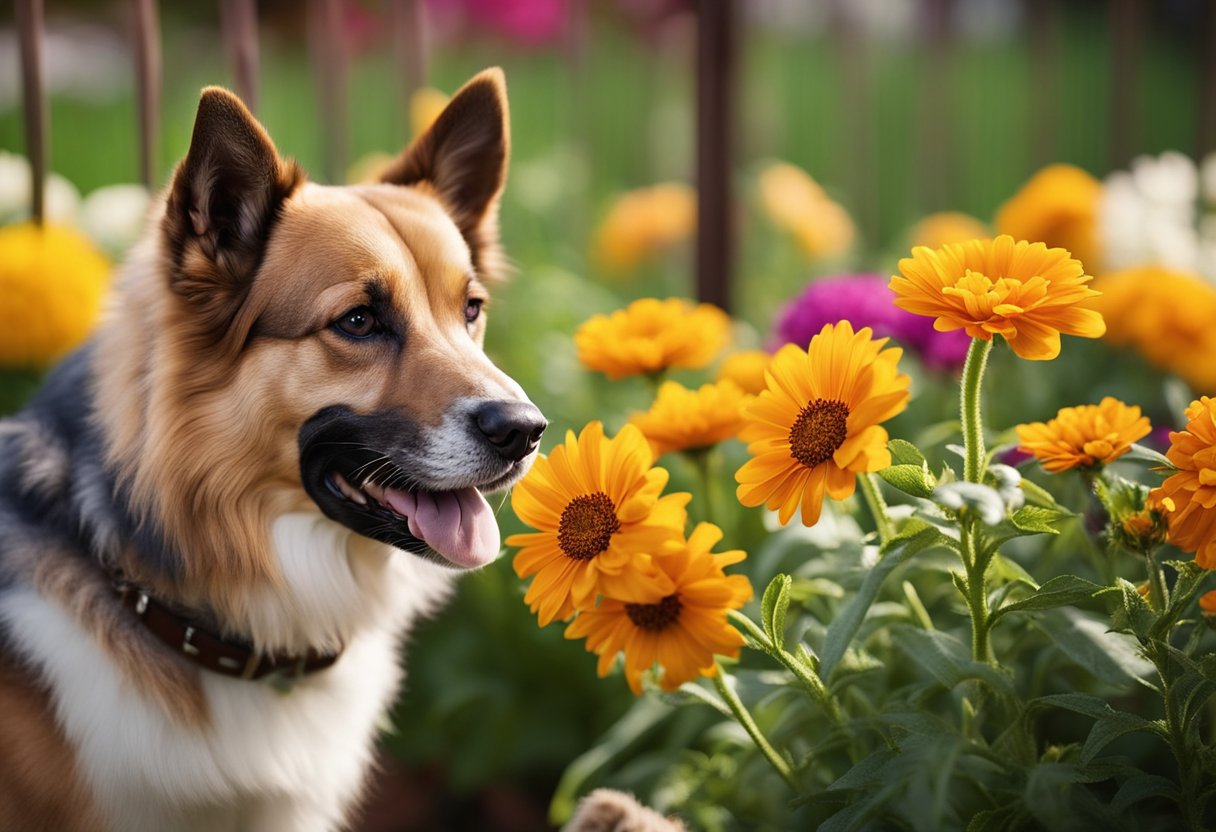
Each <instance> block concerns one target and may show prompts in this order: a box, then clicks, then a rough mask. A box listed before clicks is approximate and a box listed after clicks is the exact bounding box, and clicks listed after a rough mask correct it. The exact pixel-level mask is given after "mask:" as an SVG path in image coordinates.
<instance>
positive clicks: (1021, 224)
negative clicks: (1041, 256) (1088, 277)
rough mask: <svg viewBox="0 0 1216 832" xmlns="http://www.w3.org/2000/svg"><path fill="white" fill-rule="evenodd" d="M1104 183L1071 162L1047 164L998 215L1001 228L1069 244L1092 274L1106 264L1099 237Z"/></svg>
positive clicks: (1019, 235)
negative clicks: (1100, 203) (1099, 244)
mask: <svg viewBox="0 0 1216 832" xmlns="http://www.w3.org/2000/svg"><path fill="white" fill-rule="evenodd" d="M1101 197H1102V183H1101V182H1099V181H1098V180H1097V179H1094V178H1093V177H1092V176H1090V175H1089V174H1088V173H1086V172H1085V171H1083V170H1081V169H1080V168H1078V167H1073V166H1072V165H1048V166H1047V167H1045V168H1043V169H1042V170H1040V171H1039V172H1038V173H1036V174H1035V175H1034V176H1032V177H1031V178H1030V181H1029V182H1027V183H1026V184H1025V185H1023V186H1022V189H1021V190H1019V191H1018V192H1017V193H1016V194H1014V196H1013V198H1012V199H1010V200H1009V201H1008V202H1006V203H1005V204H1004V205H1002V206H1001V209H1000V210H999V211H998V212H997V215H996V230H997V233H998V234H1008V235H1009V236H1011V237H1013V238H1014V239H1016V240H1041V241H1043V242H1044V243H1046V244H1047V245H1049V246H1053V247H1056V248H1063V249H1067V250H1068V251H1070V252H1072V254H1073V256H1074V257H1075V258H1076V259H1078V260H1080V261H1081V262H1082V263H1084V264H1085V265H1084V266H1083V268H1084V269H1085V270H1086V271H1088V272H1090V273H1091V274H1092V273H1094V272H1096V271H1098V270H1100V269H1101V268H1102V263H1101V258H1100V257H1099V247H1098V237H1097V217H1098V203H1099V201H1100V200H1101Z"/></svg>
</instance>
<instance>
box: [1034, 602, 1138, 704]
mask: <svg viewBox="0 0 1216 832" xmlns="http://www.w3.org/2000/svg"><path fill="white" fill-rule="evenodd" d="M1034 624H1035V626H1036V627H1038V628H1039V629H1040V630H1042V631H1043V633H1044V634H1046V635H1047V637H1048V638H1050V639H1051V640H1052V641H1053V642H1054V643H1055V645H1056V647H1058V648H1060V650H1061V651H1062V652H1063V653H1064V654H1065V655H1067V656H1068V657H1069V658H1070V659H1072V660H1073V661H1074V662H1076V663H1077V664H1078V665H1080V666H1081V667H1082V668H1084V669H1085V670H1087V671H1089V672H1090V673H1092V674H1093V675H1094V676H1096V677H1097V678H1099V679H1101V680H1102V681H1104V682H1107V683H1108V684H1112V685H1116V686H1118V687H1126V686H1127V685H1128V683H1129V682H1138V681H1141V680H1142V679H1143V678H1144V677H1145V676H1147V675H1148V673H1149V672H1150V671H1151V670H1152V665H1150V664H1149V663H1148V662H1147V661H1145V660H1144V658H1142V657H1141V656H1140V652H1139V650H1138V645H1137V644H1136V643H1135V642H1134V641H1133V640H1132V639H1130V638H1129V637H1128V636H1126V635H1124V634H1122V633H1117V632H1112V631H1110V630H1107V629H1106V625H1105V624H1103V623H1102V622H1100V621H1097V620H1095V619H1094V618H1092V617H1089V616H1087V615H1086V614H1085V613H1083V612H1081V611H1080V610H1077V609H1073V608H1071V607H1062V608H1060V609H1054V610H1046V611H1044V612H1043V614H1042V615H1041V616H1040V617H1038V618H1035V619H1034Z"/></svg>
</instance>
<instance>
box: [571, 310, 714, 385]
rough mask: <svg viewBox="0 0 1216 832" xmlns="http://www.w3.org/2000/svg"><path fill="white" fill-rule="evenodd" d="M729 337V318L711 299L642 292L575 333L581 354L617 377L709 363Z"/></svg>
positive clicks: (586, 361) (589, 364) (593, 366)
mask: <svg viewBox="0 0 1216 832" xmlns="http://www.w3.org/2000/svg"><path fill="white" fill-rule="evenodd" d="M729 340H730V318H729V317H728V316H727V314H726V313H725V312H723V311H722V310H721V309H719V308H718V307H716V306H713V305H711V304H708V303H701V304H697V305H695V306H694V305H693V304H691V303H689V302H688V301H686V300H681V299H679V298H668V299H667V300H657V299H655V298H642V299H641V300H635V301H634V302H633V303H631V304H629V306H627V307H626V308H624V309H620V310H617V311H616V312H613V313H612V314H611V315H596V316H594V317H592V318H591V319H589V320H588V321H586V322H585V323H584V324H583V325H582V326H580V327H579V328H578V330H577V331H576V332H575V333H574V345H575V347H577V349H578V357H579V360H580V361H582V362H583V364H584V365H585V366H586V367H588V368H589V369H592V370H598V371H600V372H602V373H605V374H606V375H607V376H608V377H609V378H610V379H613V380H614V381H615V380H617V379H621V378H625V377H626V376H631V375H638V374H642V373H658V372H662V371H663V370H666V369H669V368H671V367H683V368H686V369H693V370H698V369H701V368H702V367H705V366H706V365H707V364H709V362H711V361H713V360H714V358H715V357H716V356H717V355H718V353H719V352H721V351H722V348H723V347H725V346H726V343H727V341H729Z"/></svg>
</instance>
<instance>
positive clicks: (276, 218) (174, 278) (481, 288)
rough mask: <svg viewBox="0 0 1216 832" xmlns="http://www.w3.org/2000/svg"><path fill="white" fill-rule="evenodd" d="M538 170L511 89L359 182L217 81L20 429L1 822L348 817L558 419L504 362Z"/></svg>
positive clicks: (5, 515)
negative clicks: (340, 178) (427, 641)
mask: <svg viewBox="0 0 1216 832" xmlns="http://www.w3.org/2000/svg"><path fill="white" fill-rule="evenodd" d="M509 149H510V136H509V119H508V106H507V97H506V85H505V81H504V78H503V74H502V72H501V71H500V70H498V69H490V70H486V71H485V72H482V73H481V74H479V75H477V76H475V77H474V78H473V79H472V80H470V81H469V82H468V83H467V84H466V85H465V86H464V87H463V88H461V89H460V91H459V92H458V93H457V94H456V95H455V96H453V98H452V100H451V102H450V103H449V105H448V106H447V108H446V109H445V110H444V111H443V112H442V113H441V114H440V115H439V117H438V118H437V120H436V121H435V122H434V123H433V125H432V126H431V127H430V128H429V129H428V130H427V131H426V132H425V133H424V134H422V135H421V136H419V137H418V138H417V139H416V140H415V141H414V142H413V143H411V144H410V145H409V146H408V147H407V148H406V149H405V150H404V151H403V152H402V154H401V155H400V156H399V157H398V158H397V159H396V160H395V161H394V162H393V163H392V164H391V165H389V166H388V168H387V169H386V170H385V171H384V173H383V175H382V176H381V177H380V178H379V181H378V182H375V183H372V184H365V185H354V186H324V185H319V184H314V183H310V182H308V181H306V179H305V176H304V174H303V173H302V171H301V170H300V169H299V168H298V167H297V166H296V165H295V163H293V162H291V161H289V160H286V159H284V158H282V157H281V156H280V155H279V153H278V151H277V150H276V148H275V145H274V144H273V143H272V141H271V139H270V138H269V136H268V135H267V133H266V131H265V130H264V129H263V127H262V126H261V125H260V124H259V123H258V122H257V121H256V120H255V119H254V117H253V116H252V115H251V114H250V113H249V111H248V110H247V109H246V108H245V106H244V105H243V104H242V103H241V102H240V100H239V99H238V98H237V97H236V96H234V95H232V94H231V93H229V92H227V91H225V90H222V89H219V88H208V89H206V90H204V91H203V93H202V96H201V98H200V101H199V106H198V111H197V116H196V119H195V123H194V131H193V135H192V138H191V143H190V148H189V151H188V152H187V155H186V157H185V159H184V160H183V161H182V162H181V163H180V164H179V165H178V167H177V168H176V170H175V172H174V174H173V177H172V180H171V184H170V185H169V186H168V188H167V189H166V191H165V192H164V193H163V195H162V196H161V197H160V199H159V200H158V201H157V205H156V207H154V208H153V209H152V211H151V214H150V217H149V223H148V230H147V232H146V234H145V236H144V237H143V238H142V240H141V241H140V243H138V244H137V246H136V247H135V248H133V250H132V253H131V255H130V256H129V258H128V260H127V262H126V264H125V265H124V266H123V267H122V268H121V269H120V270H119V272H118V274H117V277H116V281H115V287H114V291H113V292H112V298H111V301H110V303H109V305H108V306H107V309H106V311H105V313H104V315H103V318H102V321H101V322H100V324H99V325H98V328H97V330H96V332H95V334H94V335H93V336H92V337H91V339H90V340H89V341H88V342H87V343H86V344H85V345H84V346H82V347H81V348H80V349H78V350H77V351H76V352H74V353H73V354H71V355H70V356H69V357H68V358H66V359H65V360H64V361H63V362H62V363H61V364H60V365H59V366H58V367H57V368H56V369H55V370H54V371H53V372H52V373H51V374H50V375H49V376H48V378H47V380H46V382H45V384H44V386H43V387H42V388H41V389H40V390H39V392H38V393H36V394H35V396H34V397H33V399H32V400H31V402H30V403H29V404H28V406H27V407H26V408H25V409H24V410H22V411H21V412H19V413H17V414H16V415H15V416H13V417H11V418H9V419H7V420H4V421H0V829H46V830H51V829H54V830H124V832H129V831H130V830H156V831H157V832H163V831H164V830H211V829H225V830H237V829H239V830H260V829H274V830H279V829H282V830H314V829H315V830H321V829H338V828H344V827H346V826H347V825H348V824H349V823H351V820H352V817H353V813H354V812H355V811H356V809H357V805H358V802H359V799H360V796H361V792H362V789H363V788H364V785H365V781H366V780H367V778H368V773H369V769H370V768H371V766H372V759H373V751H374V745H375V736H376V732H377V726H378V724H379V722H380V720H382V718H383V716H384V714H385V712H386V710H387V708H388V707H389V706H390V704H391V703H392V701H393V696H394V693H395V691H396V690H397V688H398V686H399V684H400V683H401V681H402V670H401V669H400V662H399V651H400V648H401V646H402V643H403V638H404V636H405V634H406V633H407V632H408V630H409V628H410V626H411V623H412V622H414V621H416V620H417V619H418V618H419V617H420V616H425V615H427V614H429V613H432V612H434V611H435V610H436V609H438V608H439V607H440V605H441V604H442V603H443V602H444V600H445V598H446V597H447V596H448V595H449V593H450V592H451V589H452V585H453V579H454V577H455V576H456V575H457V574H459V573H461V572H462V571H467V570H470V569H476V568H478V567H480V566H483V565H484V564H486V563H488V562H489V561H491V560H493V559H494V558H495V557H496V556H497V555H498V553H499V548H500V544H499V533H498V526H497V523H496V520H495V517H494V512H493V510H492V509H491V508H490V507H489V506H488V504H487V502H486V500H485V498H484V496H483V494H485V493H490V492H495V491H500V490H503V489H506V488H508V487H509V486H511V485H512V484H513V483H515V482H516V481H518V480H519V479H520V478H521V477H522V476H523V475H524V474H525V473H526V472H527V470H528V468H529V466H530V465H531V462H532V460H533V459H534V458H535V456H536V453H537V447H538V444H539V441H540V438H541V433H542V432H543V430H544V429H545V427H546V422H545V419H544V417H543V415H542V414H541V412H540V411H539V410H538V409H537V408H536V407H535V406H534V405H533V404H532V403H531V402H530V401H529V399H528V397H527V395H525V393H524V391H523V390H522V389H521V388H520V386H519V385H518V384H517V383H516V382H515V381H514V380H513V379H511V378H510V377H509V376H508V375H506V374H505V373H504V372H503V371H501V370H500V369H499V368H498V367H496V366H495V365H494V364H493V363H492V362H491V361H490V359H489V358H488V357H487V356H486V354H485V352H484V351H483V339H484V335H485V328H486V322H487V317H488V316H487V301H488V299H489V295H488V290H489V287H491V286H492V285H493V284H494V283H495V282H496V281H498V280H500V279H501V278H502V276H503V271H504V258H503V255H502V252H501V250H500V244H499V232H498V207H499V201H500V196H501V194H502V191H503V187H504V184H505V179H506V168H507V160H508V156H509ZM29 314H31V315H37V314H38V310H37V309H31V310H30V311H29ZM471 672H472V671H471Z"/></svg>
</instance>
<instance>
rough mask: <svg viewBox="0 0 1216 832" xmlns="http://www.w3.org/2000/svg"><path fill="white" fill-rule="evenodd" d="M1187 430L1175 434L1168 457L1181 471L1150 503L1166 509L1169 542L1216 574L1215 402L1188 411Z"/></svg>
mask: <svg viewBox="0 0 1216 832" xmlns="http://www.w3.org/2000/svg"><path fill="white" fill-rule="evenodd" d="M1186 418H1187V423H1186V428H1185V429H1183V430H1181V431H1174V432H1171V433H1170V449H1169V451H1167V452H1166V457H1167V458H1168V459H1169V461H1170V462H1171V463H1172V464H1173V465H1174V467H1175V468H1176V469H1177V470H1176V471H1175V472H1174V473H1173V474H1171V475H1170V476H1169V477H1167V478H1166V480H1165V482H1163V483H1162V484H1161V486H1160V487H1158V488H1155V489H1153V491H1152V493H1151V494H1150V495H1149V499H1150V500H1152V501H1153V503H1154V504H1155V505H1160V506H1162V507H1164V511H1165V518H1166V522H1167V523H1168V524H1169V541H1170V543H1173V544H1174V545H1175V546H1177V547H1178V548H1179V549H1182V550H1183V551H1186V552H1194V553H1195V562H1196V563H1198V564H1199V565H1200V566H1202V567H1203V568H1204V569H1216V399H1211V398H1208V397H1207V396H1203V397H1201V398H1200V399H1199V400H1198V401H1194V402H1191V405H1190V407H1188V408H1187V409H1186Z"/></svg>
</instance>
